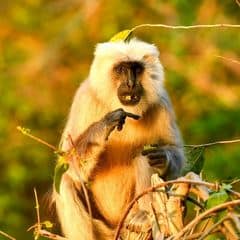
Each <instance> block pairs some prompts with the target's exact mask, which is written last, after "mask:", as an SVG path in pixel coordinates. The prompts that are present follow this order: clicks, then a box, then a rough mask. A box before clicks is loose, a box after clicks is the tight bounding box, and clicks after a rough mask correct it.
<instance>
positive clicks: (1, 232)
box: [0, 230, 16, 240]
mask: <svg viewBox="0 0 240 240" xmlns="http://www.w3.org/2000/svg"><path fill="white" fill-rule="evenodd" d="M0 235H2V236H4V237H6V238H8V239H10V240H16V238H14V237H12V236H10V235H8V234H7V233H5V232H3V231H1V230H0Z"/></svg>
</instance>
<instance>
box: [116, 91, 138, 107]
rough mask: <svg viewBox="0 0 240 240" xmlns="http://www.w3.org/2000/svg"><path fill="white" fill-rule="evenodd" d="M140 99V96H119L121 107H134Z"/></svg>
mask: <svg viewBox="0 0 240 240" xmlns="http://www.w3.org/2000/svg"><path fill="white" fill-rule="evenodd" d="M140 99H141V96H140V95H137V94H130V93H129V94H123V95H121V96H119V100H120V102H121V103H122V104H123V105H136V104H138V103H139V101H140Z"/></svg>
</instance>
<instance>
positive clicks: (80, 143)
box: [69, 109, 139, 181]
mask: <svg viewBox="0 0 240 240" xmlns="http://www.w3.org/2000/svg"><path fill="white" fill-rule="evenodd" d="M126 117H130V118H133V119H138V118H139V116H137V115H134V114H131V113H128V112H125V111H124V110H123V109H117V110H115V111H113V112H110V113H108V114H106V115H105V116H104V117H103V118H102V119H101V120H100V121H98V122H95V123H93V124H92V125H90V126H89V127H88V128H87V129H86V130H85V131H84V132H83V133H82V134H81V135H80V136H79V137H78V138H77V139H76V140H75V142H73V144H72V148H71V149H70V150H69V156H70V161H71V163H72V166H73V168H74V170H75V171H77V172H78V174H80V176H81V177H82V179H83V180H85V181H87V180H88V177H89V176H90V174H91V172H92V170H93V169H94V167H95V166H96V164H97V161H98V160H99V159H100V158H99V155H100V154H101V153H102V152H103V151H104V148H105V143H106V141H107V140H108V137H109V135H110V134H111V132H112V131H113V130H114V129H115V128H117V129H118V130H119V131H120V130H121V129H122V127H123V124H124V123H125V119H126Z"/></svg>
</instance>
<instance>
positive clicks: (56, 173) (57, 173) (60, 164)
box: [54, 156, 69, 193]
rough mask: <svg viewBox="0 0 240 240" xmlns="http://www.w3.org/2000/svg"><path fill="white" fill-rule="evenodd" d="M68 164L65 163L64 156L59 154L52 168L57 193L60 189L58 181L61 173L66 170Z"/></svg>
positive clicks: (59, 181)
mask: <svg viewBox="0 0 240 240" xmlns="http://www.w3.org/2000/svg"><path fill="white" fill-rule="evenodd" d="M68 167H69V164H68V163H67V161H66V159H65V157H64V156H60V157H59V158H58V161H57V165H56V167H55V170H54V187H55V190H56V191H57V193H59V190H60V183H61V179H62V175H63V174H64V173H65V172H66V171H67V170H68Z"/></svg>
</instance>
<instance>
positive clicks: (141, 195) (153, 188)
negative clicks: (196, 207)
mask: <svg viewBox="0 0 240 240" xmlns="http://www.w3.org/2000/svg"><path fill="white" fill-rule="evenodd" d="M175 183H189V184H198V185H204V186H207V187H209V188H213V189H218V188H219V187H218V184H214V183H208V182H204V181H193V180H186V179H185V180H171V181H167V182H163V183H160V184H158V185H156V186H154V187H150V188H147V189H146V190H145V191H143V192H142V193H140V194H139V195H137V196H136V197H135V198H134V199H133V200H132V201H131V202H130V203H129V205H128V207H127V209H126V210H125V212H124V214H123V216H122V218H121V220H120V221H119V223H118V226H117V229H116V232H115V237H114V240H117V239H118V237H119V234H120V231H121V229H122V226H123V223H124V221H125V219H126V217H127V215H128V213H129V211H130V210H131V209H132V207H133V206H134V204H135V203H136V202H137V201H138V200H139V199H140V198H141V197H143V196H144V195H146V194H148V193H150V192H154V191H156V190H157V189H158V188H160V187H164V186H167V185H170V184H175ZM199 216H201V215H199Z"/></svg>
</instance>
